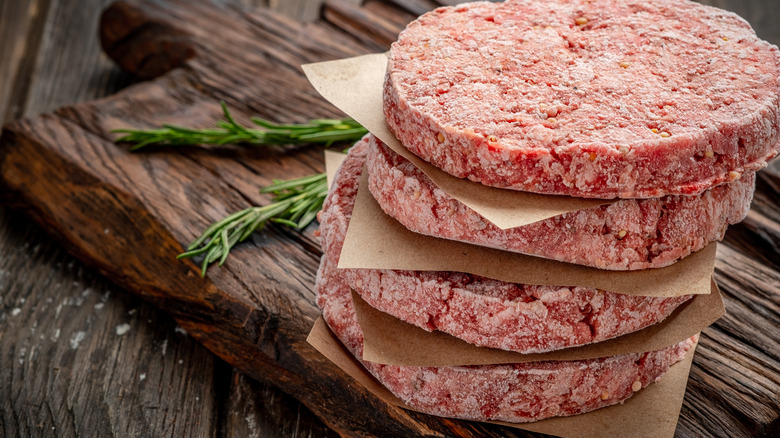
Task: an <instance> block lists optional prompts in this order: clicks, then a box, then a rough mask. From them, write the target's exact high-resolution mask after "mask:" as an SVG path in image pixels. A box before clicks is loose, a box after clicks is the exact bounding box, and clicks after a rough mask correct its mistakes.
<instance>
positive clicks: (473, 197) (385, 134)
mask: <svg viewBox="0 0 780 438" xmlns="http://www.w3.org/2000/svg"><path fill="white" fill-rule="evenodd" d="M386 67H387V55H386V54H384V53H377V54H372V55H364V56H358V57H354V58H348V59H341V60H337V61H327V62H320V63H316V64H306V65H303V66H302V68H303V72H304V73H305V74H306V77H307V78H308V79H309V81H310V82H311V84H312V85H313V86H314V89H316V90H317V91H318V92H319V93H320V94H321V95H322V96H323V97H324V98H325V99H326V100H328V101H329V102H330V103H332V104H333V105H335V106H336V107H337V108H339V109H340V110H342V111H344V113H346V114H347V115H348V116H350V117H352V118H353V119H355V120H356V121H357V122H358V123H360V124H361V125H363V126H364V127H365V128H366V129H368V130H369V131H371V133H372V134H374V135H375V136H377V138H379V139H380V140H382V141H383V142H384V143H385V144H387V145H388V146H389V147H390V148H392V149H393V150H394V151H395V152H397V153H399V154H401V155H402V156H403V157H404V158H406V159H407V160H409V161H411V162H412V164H414V165H415V166H417V167H418V168H419V169H420V170H422V171H423V172H424V173H425V174H426V175H427V176H428V177H429V178H430V179H431V180H432V181H433V182H434V184H436V185H437V186H439V187H440V188H441V189H442V190H444V192H446V193H447V194H449V195H450V196H452V197H454V198H455V199H457V200H458V201H460V202H462V203H463V204H465V205H467V206H468V207H469V208H471V209H472V210H474V211H475V212H477V213H478V214H480V215H481V216H482V217H484V218H485V219H487V220H488V221H490V222H492V223H493V224H495V225H496V226H497V227H499V228H501V229H508V228H514V227H519V226H521V225H528V224H531V223H534V222H537V221H540V220H543V219H547V218H550V217H554V216H558V215H561V214H564V213H569V212H572V211H577V210H584V209H587V208H592V207H596V206H599V205H604V204H608V203H610V202H612V201H609V200H603V199H601V200H595V199H583V198H573V197H569V196H555V195H539V194H535V193H528V192H519V191H515V190H505V189H498V188H494V187H488V186H484V185H482V184H478V183H475V182H472V181H469V180H466V179H461V178H456V177H454V176H451V175H449V174H447V173H445V172H443V171H441V170H439V169H438V168H436V167H434V166H432V165H430V164H428V163H427V162H425V161H423V160H421V159H420V158H419V157H417V156H416V155H414V154H412V153H411V152H409V150H407V149H406V148H405V147H403V146H402V145H401V143H400V142H399V141H398V139H397V138H395V136H394V135H393V134H392V133H391V132H390V130H389V129H388V128H387V123H386V122H385V116H384V112H383V110H382V87H383V85H382V84H383V82H384V75H385V68H386Z"/></svg>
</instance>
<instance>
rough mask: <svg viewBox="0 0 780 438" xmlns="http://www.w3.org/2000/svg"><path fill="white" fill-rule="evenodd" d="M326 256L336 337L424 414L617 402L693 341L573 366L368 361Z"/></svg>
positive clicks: (521, 413)
mask: <svg viewBox="0 0 780 438" xmlns="http://www.w3.org/2000/svg"><path fill="white" fill-rule="evenodd" d="M337 263H338V259H334V258H333V256H332V255H331V254H327V253H326V254H325V255H324V256H323V257H322V263H321V264H320V269H319V271H318V272H317V283H316V288H317V303H318V304H319V306H320V308H321V309H322V316H323V317H324V319H325V321H326V322H327V323H328V325H329V326H330V328H331V329H332V330H333V332H334V333H335V335H336V336H337V337H338V338H339V339H340V340H341V342H342V343H343V344H344V345H345V346H346V347H347V349H349V351H350V352H351V353H352V354H353V355H354V356H355V358H357V359H358V360H359V361H361V362H362V363H363V366H364V367H365V368H366V369H367V370H368V371H369V372H370V373H371V374H373V375H374V377H376V378H377V379H378V380H379V382H380V383H382V384H383V385H385V386H386V387H387V388H388V389H389V390H390V392H392V393H393V394H395V395H396V396H398V397H399V398H401V399H402V400H403V401H404V402H405V403H406V404H408V405H409V406H411V407H412V408H414V409H417V410H419V411H422V412H425V413H429V414H433V415H440V416H445V417H457V418H466V419H471V420H501V421H511V422H527V421H534V420H541V419H543V418H548V417H554V416H565V415H574V414H580V413H583V412H588V411H592V410H594V409H598V408H601V407H604V406H609V405H612V404H615V403H619V402H621V401H623V400H625V399H627V398H628V397H631V395H632V394H633V393H634V392H635V391H638V390H640V389H641V388H643V387H646V386H647V385H648V384H649V383H651V382H653V381H655V380H657V379H658V378H660V377H661V375H663V373H665V372H666V370H667V369H668V368H669V366H671V365H672V364H674V363H676V362H678V361H680V360H682V358H683V357H684V356H685V353H686V352H687V351H688V350H689V349H690V348H691V346H692V343H693V342H694V339H695V338H691V339H688V340H685V341H683V342H681V343H679V344H677V345H674V346H671V347H669V348H666V349H663V350H659V351H655V352H650V353H642V354H630V355H624V356H614V357H607V358H602V359H591V360H580V361H570V362H530V363H523V364H506V365H481V366H452V367H410V366H390V365H381V364H376V363H372V362H365V361H362V360H361V358H362V355H363V332H362V331H361V330H360V326H359V325H358V322H357V317H356V315H355V310H354V307H353V304H352V297H351V295H350V292H349V286H348V285H347V284H346V282H345V281H344V279H343V278H342V277H341V276H340V275H339V272H340V271H339V270H338V269H335V267H336V264H337Z"/></svg>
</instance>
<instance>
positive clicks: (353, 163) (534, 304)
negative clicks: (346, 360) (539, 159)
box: [320, 137, 690, 353]
mask: <svg viewBox="0 0 780 438" xmlns="http://www.w3.org/2000/svg"><path fill="white" fill-rule="evenodd" d="M367 148H368V137H364V138H363V139H362V140H361V141H360V142H358V143H357V144H356V145H355V146H354V147H353V148H352V150H351V151H350V153H349V155H348V157H347V159H346V160H345V161H344V163H343V164H342V166H341V169H339V172H338V173H337V175H336V179H335V181H334V183H333V186H332V187H331V191H330V193H329V194H328V197H327V199H326V200H325V204H324V206H323V210H322V213H321V214H320V235H321V237H322V246H323V251H324V252H325V254H326V256H327V257H330V258H331V259H333V260H338V257H339V255H340V254H341V248H342V245H343V243H344V236H345V235H346V231H347V227H348V225H349V221H350V218H351V216H352V209H353V206H354V203H355V195H356V194H357V189H358V180H359V177H360V173H361V171H362V168H363V162H364V160H365V156H366V152H367ZM340 273H341V274H340V275H341V276H343V278H344V279H345V281H346V282H347V284H348V285H349V286H350V287H352V288H353V289H354V290H355V291H356V292H358V293H359V294H360V296H361V297H363V299H364V300H365V301H366V302H367V303H368V304H370V305H371V306H373V307H375V308H377V309H379V310H381V311H383V312H385V313H389V314H391V315H394V316H395V317H397V318H399V319H402V320H404V321H406V322H409V323H411V324H414V325H417V326H419V327H422V328H424V329H426V330H429V331H430V330H439V331H443V332H446V333H449V334H451V335H453V336H456V337H458V338H460V339H463V340H465V341H466V342H469V343H472V344H475V345H479V346H486V347H493V348H501V349H504V350H511V351H519V352H526V353H530V352H543V351H551V350H555V349H560V348H565V347H571V346H575V345H582V344H587V343H591V342H598V341H602V340H605V339H609V338H613V337H615V336H619V335H622V334H625V333H630V332H633V331H636V330H639V329H641V328H643V327H646V326H648V325H651V324H654V323H656V322H659V321H661V320H663V319H664V318H666V317H667V316H668V315H669V314H670V313H671V312H672V311H674V309H676V308H677V307H678V306H679V305H680V304H682V303H683V302H685V301H687V300H688V299H690V296H689V295H688V296H683V297H675V298H651V297H637V296H630V295H623V294H618V293H612V292H604V291H599V290H596V289H592V288H586V287H558V286H536V285H524V284H517V283H507V282H503V281H498V280H492V279H488V278H484V277H479V276H474V275H468V274H463V273H458V272H421V271H404V270H379V269H341V270H340Z"/></svg>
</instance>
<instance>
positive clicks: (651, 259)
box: [366, 136, 755, 270]
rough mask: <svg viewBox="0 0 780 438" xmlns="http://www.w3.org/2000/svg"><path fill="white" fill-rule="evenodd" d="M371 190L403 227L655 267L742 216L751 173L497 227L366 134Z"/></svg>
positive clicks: (563, 256)
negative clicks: (705, 186) (696, 189)
mask: <svg viewBox="0 0 780 438" xmlns="http://www.w3.org/2000/svg"><path fill="white" fill-rule="evenodd" d="M366 162H367V165H368V166H367V167H368V174H369V177H368V182H369V188H370V189H371V194H373V195H374V198H375V199H376V200H377V202H378V203H379V205H380V206H381V207H382V210H384V211H385V213H387V214H389V215H390V216H392V217H393V218H395V219H396V220H397V221H399V222H400V223H402V224H403V225H404V226H405V227H406V228H408V229H410V230H412V231H415V232H418V233H422V234H427V235H429V236H434V237H440V238H444V239H452V240H458V241H462V242H468V243H473V244H476V245H482V246H489V247H492V248H498V249H502V250H507V251H515V252H520V253H524V254H531V255H535V256H539V257H544V258H548V259H555V260H560V261H564V262H569V263H576V264H580V265H587V266H592V267H595V268H599V269H612V270H635V269H648V268H660V267H663V266H668V265H670V264H672V263H674V262H675V261H677V260H679V259H681V258H683V257H685V256H688V255H690V254H691V253H692V252H696V251H698V250H700V249H702V248H704V247H705V246H706V245H707V244H708V243H710V242H713V241H716V240H721V239H722V238H723V235H724V233H725V232H726V228H727V226H728V225H729V224H734V223H737V222H739V221H741V220H742V219H744V217H745V215H747V212H748V210H749V209H750V201H751V200H752V198H753V190H754V188H755V172H749V173H746V174H744V175H743V176H742V178H740V179H738V180H736V181H734V182H732V183H729V184H722V185H719V186H717V187H715V188H712V189H710V190H708V191H706V192H704V193H702V194H700V195H692V196H681V195H668V196H665V197H662V198H652V199H624V200H620V201H617V202H615V203H612V204H610V205H607V206H601V207H596V208H591V209H588V210H581V211H577V212H573V213H568V214H564V215H560V216H556V217H553V218H550V219H546V220H543V221H539V222H536V223H533V224H530V225H526V226H522V227H517V228H513V229H509V230H502V229H500V228H498V227H496V226H495V225H493V224H491V223H490V222H488V221H486V220H485V219H484V218H482V216H480V215H479V214H477V213H475V212H474V211H473V210H471V209H469V208H468V207H466V206H465V205H463V204H462V203H460V202H458V201H457V200H456V199H454V198H452V197H451V196H449V195H447V194H446V193H444V192H443V191H442V190H441V189H439V188H438V187H436V185H435V184H433V182H432V181H431V180H430V179H429V178H428V177H427V176H426V175H425V174H424V173H423V172H422V171H420V170H419V169H418V168H417V167H415V166H414V165H413V164H412V163H410V162H409V161H408V160H406V159H405V158H403V157H402V156H400V155H398V154H397V153H395V152H393V150H392V149H390V148H389V147H387V146H385V145H384V143H382V142H381V141H380V140H378V139H377V138H376V137H373V136H372V137H371V139H370V147H369V152H368V156H367V158H366Z"/></svg>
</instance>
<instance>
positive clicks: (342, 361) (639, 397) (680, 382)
mask: <svg viewBox="0 0 780 438" xmlns="http://www.w3.org/2000/svg"><path fill="white" fill-rule="evenodd" d="M307 341H308V342H309V344H311V345H312V346H313V347H314V348H315V349H316V350H317V351H319V352H320V353H322V355H323V356H325V357H326V358H328V359H329V360H330V361H331V362H333V363H334V364H336V366H338V367H339V368H341V370H343V371H344V372H346V373H347V374H349V375H350V376H351V377H352V378H354V379H355V380H357V381H358V382H359V383H360V384H362V385H363V386H365V387H366V388H367V389H368V390H369V391H371V392H372V393H373V394H374V395H375V396H377V397H379V398H380V399H381V400H383V401H384V402H385V403H389V404H392V405H394V406H400V407H402V408H405V409H409V410H414V409H412V408H410V407H409V406H406V405H405V404H404V403H403V401H401V400H400V399H399V398H398V397H396V396H394V395H393V394H392V393H391V392H390V391H389V390H388V389H387V388H385V387H384V386H382V384H381V383H379V382H378V381H377V380H376V379H375V378H374V377H373V376H371V374H369V373H368V372H367V371H366V369H365V368H363V366H362V365H361V364H360V362H358V361H357V360H356V359H355V358H354V357H353V356H352V355H351V354H350V353H349V352H348V351H347V349H346V348H345V347H344V346H343V345H342V344H341V342H339V340H338V338H336V336H335V335H334V334H333V332H331V331H330V329H329V328H328V325H327V324H326V323H325V321H324V320H323V319H322V317H320V318H319V319H317V321H316V322H315V324H314V327H313V328H312V330H311V332H310V333H309V337H308V338H307ZM695 349H696V346H695V345H694V346H693V348H691V350H690V351H688V353H687V354H686V355H685V358H684V359H683V360H682V361H681V362H678V363H677V364H675V365H673V366H672V367H670V368H669V370H668V371H667V372H666V374H664V375H663V377H662V378H661V379H660V380H659V381H657V382H655V383H653V384H651V385H649V386H648V387H646V388H644V389H642V390H641V391H639V392H637V393H636V394H634V395H633V396H632V397H631V398H629V399H628V400H626V401H625V402H624V403H623V404H618V405H614V406H610V407H607V408H603V409H598V410H596V411H593V412H588V413H586V414H580V415H575V416H571V417H559V418H549V419H546V420H541V421H537V422H534V423H517V424H515V423H503V422H495V423H497V424H502V425H505V426H509V427H514V428H517V429H524V430H529V431H532V432H539V433H546V434H549V435H555V436H560V437H563V438H601V437H611V436H615V437H618V436H626V433H627V432H629V431H630V433H631V436H632V437H635V438H666V437H673V436H674V431H675V429H676V427H677V420H678V418H679V416H680V408H681V407H682V403H683V398H684V397H685V387H686V385H687V383H688V373H689V372H690V369H691V363H692V362H693V356H694V351H695Z"/></svg>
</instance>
